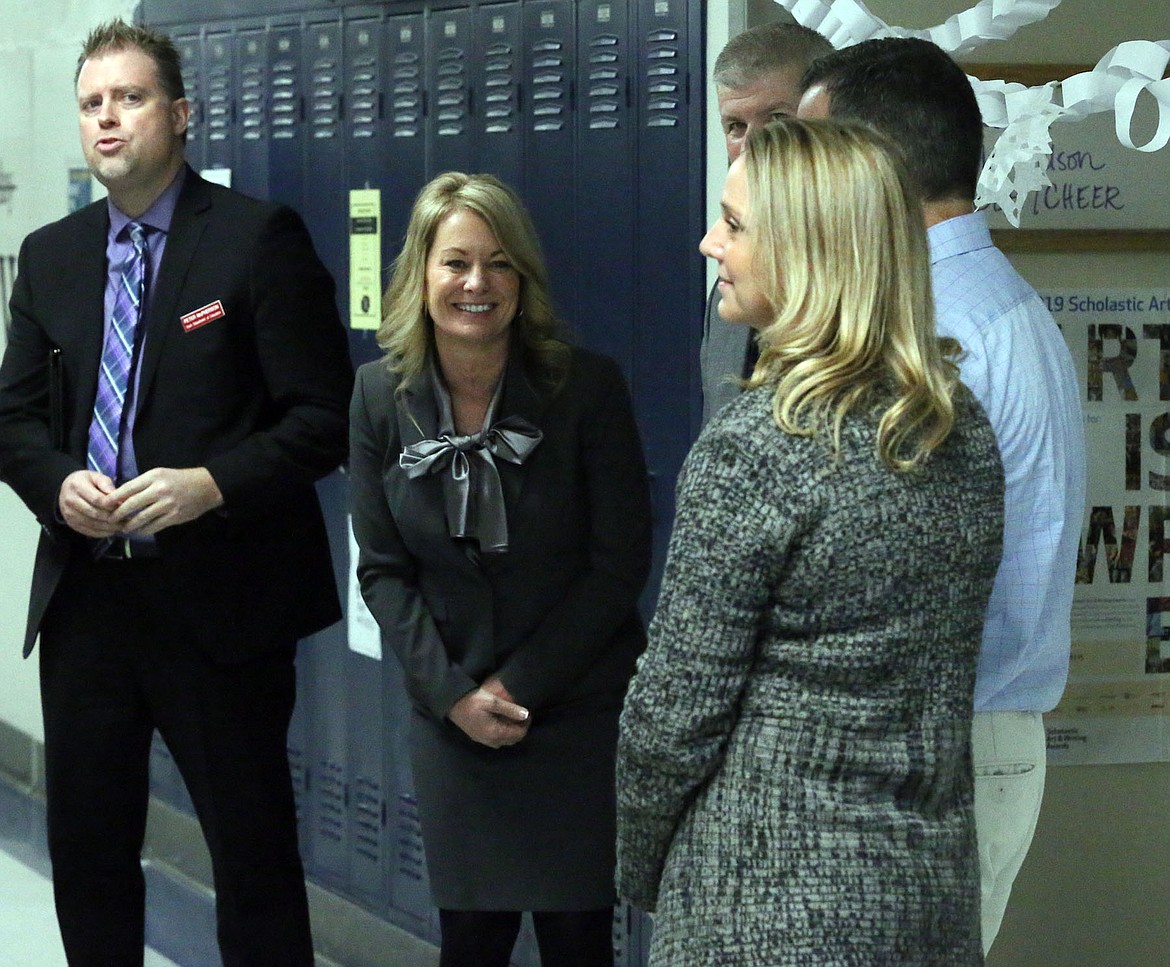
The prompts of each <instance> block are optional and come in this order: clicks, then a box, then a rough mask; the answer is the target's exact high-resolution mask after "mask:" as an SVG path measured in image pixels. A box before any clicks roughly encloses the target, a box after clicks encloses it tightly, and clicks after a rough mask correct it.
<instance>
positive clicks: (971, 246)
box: [926, 212, 994, 265]
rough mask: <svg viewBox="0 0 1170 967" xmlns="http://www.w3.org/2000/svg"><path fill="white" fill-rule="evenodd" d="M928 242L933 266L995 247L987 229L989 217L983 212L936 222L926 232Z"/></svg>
mask: <svg viewBox="0 0 1170 967" xmlns="http://www.w3.org/2000/svg"><path fill="white" fill-rule="evenodd" d="M926 240H927V242H928V243H929V244H930V264H931V265H934V264H935V263H936V262H941V261H942V260H943V259H946V258H951V257H952V256H954V255H963V254H964V253H966V252H974V251H975V250H976V249H981V248H992V247H993V246H994V243H993V242H992V241H991V230H990V229H988V227H987V216H986V215H984V214H983V212H971V213H970V214H969V215H959V216H957V217H956V218H947V219H944V220H943V221H941V222H936V223H935V224H934V225H931V226H930V228H928V229H927V230H926Z"/></svg>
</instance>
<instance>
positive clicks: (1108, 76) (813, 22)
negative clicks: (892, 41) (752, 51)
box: [775, 0, 1170, 227]
mask: <svg viewBox="0 0 1170 967" xmlns="http://www.w3.org/2000/svg"><path fill="white" fill-rule="evenodd" d="M775 2H776V3H778V4H780V6H782V7H783V8H784V9H785V10H787V11H788V12H789V13H791V14H792V16H793V17H794V18H795V19H796V21H797V22H798V23H801V24H804V26H806V27H811V28H812V29H813V30H816V31H818V32H819V33H821V34H823V35H824V36H825V37H826V38H827V39H828V40H829V41H830V42H831V43H832V44H833V46H834V47H838V48H840V47H848V46H851V45H852V44H857V43H860V42H861V41H863V40H869V39H871V38H874V37H921V38H923V39H925V40H930V41H933V42H934V43H936V44H938V46H939V47H941V48H942V49H943V50H945V51H947V52H948V53H951V54H965V53H968V52H969V51H971V50H974V49H975V48H976V47H978V46H979V45H980V44H982V43H984V42H986V41H988V40H1006V39H1007V38H1008V37H1010V36H1012V34H1014V33H1015V32H1016V31H1017V30H1019V29H1020V28H1021V27H1023V26H1025V25H1027V24H1030V23H1035V22H1037V21H1039V20H1043V19H1044V18H1045V17H1047V16H1048V14H1049V13H1050V12H1051V11H1052V10H1053V9H1055V8H1056V7H1058V6H1060V0H980V2H979V3H978V4H976V5H975V6H974V7H971V8H970V9H968V10H965V11H963V12H962V13H959V14H956V15H955V16H953V17H950V18H948V19H947V20H946V21H945V22H943V23H941V24H939V25H938V26H936V27H931V28H929V29H928V30H907V29H904V28H902V27H891V26H890V25H889V24H887V23H885V21H883V20H881V19H880V18H879V17H875V16H874V15H873V14H872V13H870V11H869V9H868V8H867V7H866V6H865V4H864V3H863V2H862V0H836V2H833V0H827V2H826V0H775ZM1168 63H1170V40H1161V41H1156V42H1155V41H1146V40H1130V41H1126V42H1125V43H1122V44H1118V45H1117V46H1116V47H1114V48H1113V49H1112V50H1111V51H1109V53H1107V54H1106V55H1105V56H1104V57H1102V58H1101V60H1099V61H1098V62H1097V65H1096V66H1095V67H1094V68H1093V69H1092V70H1089V71H1084V72H1083V73H1080V74H1074V75H1073V76H1072V77H1068V78H1066V79H1064V80H1063V81H1050V82H1049V83H1047V84H1044V85H1041V86H1040V87H1028V86H1026V85H1024V84H1010V83H1007V82H1005V81H983V80H979V79H978V78H975V77H968V80H969V81H970V82H971V87H972V88H973V89H974V90H975V96H976V98H977V100H978V102H979V109H980V110H981V111H982V112H983V121H984V123H985V124H987V125H988V126H989V127H993V128H1002V129H1003V131H1002V133H1001V134H1000V136H999V137H998V138H997V139H996V142H995V147H994V148H993V149H992V151H991V154H990V155H989V156H988V158H987V161H986V163H985V164H984V166H983V171H982V172H981V173H980V175H979V190H978V193H977V194H976V196H975V204H976V205H977V206H978V207H983V206H985V205H998V206H999V207H1000V208H1001V209H1002V210H1003V212H1004V214H1005V215H1006V216H1007V218H1008V220H1009V221H1010V222H1011V223H1012V224H1013V225H1015V226H1016V227H1019V224H1020V211H1021V210H1022V209H1023V206H1024V202H1025V201H1026V200H1027V197H1028V195H1029V193H1030V192H1032V191H1035V190H1036V189H1038V188H1043V187H1046V186H1048V185H1050V184H1052V182H1051V181H1049V179H1048V175H1047V173H1046V170H1045V169H1046V168H1047V164H1048V156H1049V154H1050V153H1051V151H1052V136H1051V134H1050V133H1049V127H1050V126H1051V125H1052V123H1053V122H1054V121H1079V120H1082V119H1083V118H1086V117H1088V116H1089V115H1090V114H1098V113H1101V112H1104V111H1113V112H1114V116H1115V120H1116V129H1117V139H1118V140H1119V141H1120V142H1121V144H1122V145H1124V146H1125V147H1127V148H1133V149H1135V150H1137V151H1158V150H1160V149H1161V148H1164V147H1165V146H1166V144H1167V143H1168V142H1170V78H1167V79H1165V80H1163V79H1162V75H1163V74H1164V73H1165V71H1166V65H1167V64H1168ZM1143 92H1148V93H1149V94H1150V95H1151V96H1152V97H1153V98H1154V101H1155V103H1156V105H1157V110H1158V126H1157V130H1156V131H1155V132H1154V134H1153V136H1152V137H1151V138H1150V140H1149V141H1148V142H1146V143H1145V144H1144V145H1138V144H1134V142H1133V137H1132V134H1131V129H1132V125H1133V114H1134V109H1135V108H1136V106H1137V102H1138V99H1139V98H1140V96H1141V95H1142V93H1143Z"/></svg>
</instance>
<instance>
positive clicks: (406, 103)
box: [381, 13, 427, 281]
mask: <svg viewBox="0 0 1170 967" xmlns="http://www.w3.org/2000/svg"><path fill="white" fill-rule="evenodd" d="M383 44H384V50H385V55H386V64H387V69H388V72H389V87H388V97H389V109H388V111H387V117H386V120H385V122H384V124H385V126H386V128H387V150H386V153H385V156H384V158H385V164H384V166H383V168H382V171H381V186H382V259H383V262H384V264H385V265H386V266H387V267H389V265H390V262H391V261H392V260H393V258H394V257H395V256H396V255H397V254H398V252H399V250H400V249H401V248H402V242H403V239H404V238H405V237H406V224H407V220H408V219H409V217H410V206H411V205H412V203H413V202H414V197H415V195H417V194H418V192H419V189H421V188H422V186H423V185H424V184H426V180H427V155H426V150H427V143H426V91H425V84H426V76H425V51H426V45H425V44H426V29H425V25H424V21H423V15H422V14H421V13H408V14H395V13H391V14H389V15H387V17H386V25H385V30H384V33H383ZM387 281H389V278H387Z"/></svg>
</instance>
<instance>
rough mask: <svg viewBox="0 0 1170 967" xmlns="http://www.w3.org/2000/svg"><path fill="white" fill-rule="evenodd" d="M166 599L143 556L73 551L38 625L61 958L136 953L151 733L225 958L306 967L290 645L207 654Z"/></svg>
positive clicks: (119, 960)
mask: <svg viewBox="0 0 1170 967" xmlns="http://www.w3.org/2000/svg"><path fill="white" fill-rule="evenodd" d="M224 579H225V580H230V576H229V575H225V578H224ZM172 594H173V592H172V591H171V589H170V588H168V587H167V586H166V585H165V584H164V582H163V581H162V580H161V579H160V573H159V566H158V562H157V561H152V560H138V561H136V560H130V561H98V562H94V561H89V560H84V559H76V560H75V561H73V562H71V563H70V565H69V567H68V568H67V570H66V572H65V574H64V575H63V577H62V581H61V584H60V586H59V587H58V589H57V592H56V594H55V595H54V597H53V601H52V603H51V604H50V607H49V612H48V614H47V615H46V617H45V620H44V622H43V623H42V629H41V644H40V670H41V701H42V707H43V712H44V721H45V775H46V792H47V802H48V836H49V857H50V860H51V861H52V866H53V891H54V897H55V900H56V907H57V918H58V921H59V923H60V926H61V936H62V939H63V941H64V946H65V952H66V956H67V958H68V961H69V965H70V967H141V964H142V962H143V934H144V915H145V911H144V899H145V889H144V881H143V876H142V869H141V865H140V854H141V851H142V843H143V838H144V835H145V830H146V813H147V802H148V798H149V774H148V767H149V756H150V744H151V738H152V735H153V732H154V730H155V729H156V728H157V729H158V730H159V732H160V733H161V734H162V737H163V739H164V740H165V741H166V743H167V747H168V748H169V749H170V752H171V754H172V755H173V756H174V759H175V763H176V765H177V766H178V768H179V771H180V772H181V774H182V776H183V779H184V781H185V782H186V784H187V789H188V791H189V792H190V794H191V799H192V802H193V803H194V805H195V810H196V813H197V814H198V817H199V822H200V825H201V826H202V829H203V833H204V837H205V838H206V840H207V845H208V848H209V850H210V853H211V860H212V867H213V874H214V881H215V892H216V918H217V932H218V940H219V946H220V951H221V953H222V956H223V962H224V965H225V967H268V965H271V967H312V964H313V949H312V939H311V936H310V931H309V915H308V903H307V899H306V894H305V883H304V870H303V868H302V865H301V859H300V854H299V852H298V847H297V830H296V813H295V805H294V801H293V791H292V782H291V779H290V775H289V768H288V755H287V747H286V742H287V733H288V724H289V719H290V717H291V715H292V709H293V704H294V701H295V698H296V677H295V669H294V665H293V658H294V651H295V647H296V645H295V642H289V643H287V644H285V645H282V646H279V647H277V648H274V649H273V650H272V651H270V652H267V653H265V654H264V655H263V656H262V657H260V658H258V659H254V660H250V661H247V662H243V663H241V664H238V665H223V664H216V663H214V662H212V661H211V660H210V659H208V658H207V657H206V656H205V655H204V654H202V653H200V652H199V651H198V650H197V649H196V648H195V647H194V646H193V644H192V642H191V637H190V635H189V634H187V632H186V630H185V629H184V628H182V627H179V626H177V625H176V622H175V619H174V610H175V609H174V602H173V599H172Z"/></svg>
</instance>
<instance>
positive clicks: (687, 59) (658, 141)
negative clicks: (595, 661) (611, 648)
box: [633, 0, 705, 594]
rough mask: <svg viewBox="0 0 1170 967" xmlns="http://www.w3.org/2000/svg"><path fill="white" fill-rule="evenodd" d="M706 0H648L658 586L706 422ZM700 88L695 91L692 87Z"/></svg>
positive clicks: (643, 206) (643, 17)
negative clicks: (702, 350)
mask: <svg viewBox="0 0 1170 967" xmlns="http://www.w3.org/2000/svg"><path fill="white" fill-rule="evenodd" d="M701 13H702V10H701V4H699V3H691V4H690V5H688V3H687V0H640V2H639V3H638V5H637V8H636V17H637V20H636V22H635V27H634V29H635V37H636V44H637V47H638V97H637V121H638V146H637V164H636V172H637V174H636V177H637V195H638V218H637V222H636V225H635V236H634V240H635V246H636V260H637V287H636V307H637V308H636V312H635V319H636V320H637V323H636V326H635V330H634V334H633V339H634V345H633V348H634V381H633V391H634V405H635V409H636V411H637V414H638V417H639V423H640V425H641V428H642V440H643V444H644V446H645V448H646V460H647V463H648V465H649V469H650V474H651V493H652V495H653V500H654V512H655V521H654V550H655V557H654V560H655V565H654V573H653V575H652V577H651V594H654V593H656V591H655V589H656V587H657V581H658V578H659V576H660V574H661V569H662V564H663V561H664V559H665V556H666V546H667V542H668V540H669V536H670V526H671V522H672V521H673V519H674V484H675V479H676V477H677V475H678V470H679V467H680V466H681V464H682V461H683V458H684V457H685V456H686V453H687V450H688V449H689V447H690V444H691V441H692V439H693V438H694V436H695V434H696V433H697V432H698V424H699V417H700V403H701V397H700V389H699V377H698V345H699V338H700V335H701V329H702V323H701V320H702V307H703V296H704V292H703V290H704V274H703V258H702V256H700V255H699V251H698V244H699V239H700V238H702V235H703V220H704V212H703V184H704V177H705V176H704V170H703V162H702V152H701V150H700V149H699V147H698V146H700V145H702V143H703V136H702V132H703V114H702V109H703V103H702V97H701V91H702V89H703V88H702V82H701V79H702V70H703V63H702V46H701V37H702V20H701ZM692 90H693V91H694V95H693V96H692V93H691V92H692Z"/></svg>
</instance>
